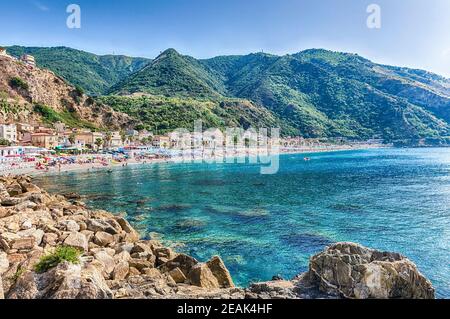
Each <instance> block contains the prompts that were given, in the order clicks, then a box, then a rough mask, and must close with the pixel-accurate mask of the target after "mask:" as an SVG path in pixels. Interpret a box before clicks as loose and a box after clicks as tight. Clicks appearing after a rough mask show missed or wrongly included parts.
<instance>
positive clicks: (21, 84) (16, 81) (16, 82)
mask: <svg viewBox="0 0 450 319" xmlns="http://www.w3.org/2000/svg"><path fill="white" fill-rule="evenodd" d="M9 85H10V86H11V87H12V88H13V89H21V90H25V91H28V88H29V86H28V83H27V82H25V81H24V80H22V79H21V78H19V77H13V78H12V79H11V80H10V81H9Z"/></svg>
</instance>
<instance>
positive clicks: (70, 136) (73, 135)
mask: <svg viewBox="0 0 450 319" xmlns="http://www.w3.org/2000/svg"><path fill="white" fill-rule="evenodd" d="M76 140H77V135H76V134H75V133H71V134H70V135H69V143H70V145H74V144H75V142H76Z"/></svg>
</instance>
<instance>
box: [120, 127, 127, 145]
mask: <svg viewBox="0 0 450 319" xmlns="http://www.w3.org/2000/svg"><path fill="white" fill-rule="evenodd" d="M120 139H121V140H122V144H123V145H125V142H126V140H127V133H126V132H125V131H123V130H122V131H120Z"/></svg>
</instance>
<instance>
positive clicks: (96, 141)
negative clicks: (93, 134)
mask: <svg viewBox="0 0 450 319" xmlns="http://www.w3.org/2000/svg"><path fill="white" fill-rule="evenodd" d="M95 145H96V146H97V151H98V150H99V149H100V147H101V146H102V145H103V139H101V138H97V139H96V140H95Z"/></svg>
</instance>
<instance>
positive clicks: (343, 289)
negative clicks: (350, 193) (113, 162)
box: [0, 176, 435, 299]
mask: <svg viewBox="0 0 450 319" xmlns="http://www.w3.org/2000/svg"><path fill="white" fill-rule="evenodd" d="M434 297H435V294H434V288H433V287H432V284H431V282H430V281H429V280H427V279H426V278H425V277H424V276H423V275H422V274H420V272H419V271H418V269H417V267H416V266H415V265H414V263H412V262H411V261H410V260H408V259H407V258H405V257H404V256H402V255H400V254H398V253H390V252H379V251H376V250H372V249H369V248H365V247H362V246H360V245H358V244H354V243H337V244H334V245H332V246H330V247H327V248H325V250H324V251H323V252H321V253H319V254H317V255H315V256H313V257H312V258H311V261H310V269H309V271H308V272H306V273H304V274H300V275H298V276H297V277H296V278H294V279H293V280H283V279H281V278H274V280H273V281H270V282H263V283H255V284H252V285H250V287H248V288H239V287H235V285H234V283H233V280H232V278H231V276H230V273H229V271H228V270H227V268H226V266H225V264H224V263H223V261H222V260H221V258H220V257H218V256H215V257H212V258H211V259H210V260H209V261H208V262H206V263H203V262H199V261H197V260H196V259H195V258H193V257H191V256H187V255H185V254H179V253H177V252H175V251H173V250H172V249H170V248H168V247H164V245H162V244H161V243H160V242H158V241H155V240H141V239H140V235H139V234H138V232H137V231H136V230H134V229H133V227H132V226H131V225H130V224H129V223H128V222H127V221H126V219H124V218H123V217H120V216H115V215H113V214H111V213H109V212H106V211H103V210H94V209H91V208H89V207H87V206H86V205H85V204H84V203H82V202H80V201H79V198H77V196H69V195H66V196H62V195H50V194H48V193H47V192H46V191H44V190H42V189H40V188H39V187H38V186H36V185H34V184H33V183H32V180H31V178H30V177H28V176H16V177H2V178H0V299H3V298H6V299H104V298H108V299H130V298H132V299H141V298H152V299H161V298H166V299H167V298H171V299H180V298H183V299H192V298H221V299H244V298H246V299H269V298H284V299H288V298H289V299H311V298H352V299H367V298H424V299H431V298H434Z"/></svg>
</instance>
